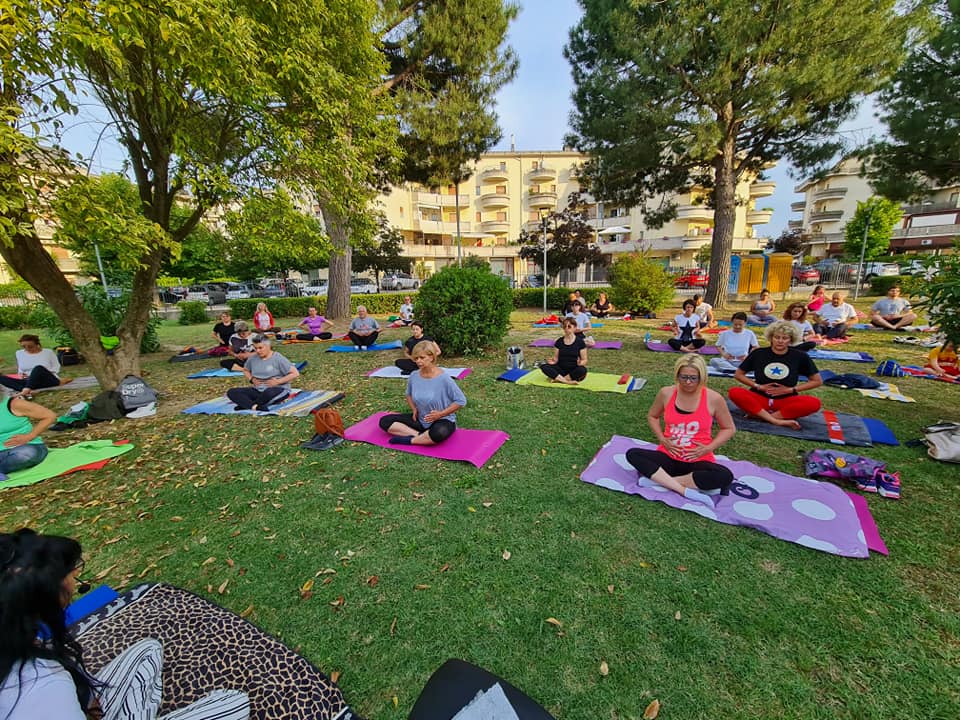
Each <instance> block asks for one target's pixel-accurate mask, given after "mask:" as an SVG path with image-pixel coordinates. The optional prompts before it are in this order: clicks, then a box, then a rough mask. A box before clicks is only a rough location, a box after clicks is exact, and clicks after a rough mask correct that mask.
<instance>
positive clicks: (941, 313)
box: [904, 241, 960, 344]
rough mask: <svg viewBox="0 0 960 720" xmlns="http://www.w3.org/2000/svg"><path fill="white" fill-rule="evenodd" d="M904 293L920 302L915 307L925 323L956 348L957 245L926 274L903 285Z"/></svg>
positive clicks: (959, 325) (959, 304)
mask: <svg viewBox="0 0 960 720" xmlns="http://www.w3.org/2000/svg"><path fill="white" fill-rule="evenodd" d="M904 286H905V288H906V290H907V292H908V293H909V294H911V295H913V296H915V297H918V298H920V301H919V302H917V303H915V306H916V307H918V308H922V309H923V310H925V311H926V313H927V320H928V321H929V322H930V324H931V325H936V326H938V327H939V328H940V331H941V332H942V333H943V334H944V335H946V336H947V339H948V340H952V341H953V342H954V343H955V344H957V343H960V242H958V241H954V253H953V254H952V255H941V256H939V257H937V259H936V261H935V263H933V264H931V266H930V267H929V268H928V270H927V272H926V273H924V274H922V275H917V276H915V277H912V278H910V279H909V281H908V282H905V283H904Z"/></svg>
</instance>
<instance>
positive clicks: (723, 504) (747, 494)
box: [580, 435, 886, 558]
mask: <svg viewBox="0 0 960 720" xmlns="http://www.w3.org/2000/svg"><path fill="white" fill-rule="evenodd" d="M635 447H642V448H649V449H655V448H656V446H655V445H653V444H651V443H648V442H644V441H642V440H634V439H633V438H628V437H623V436H622V435H614V436H613V437H612V438H611V439H610V441H609V442H608V443H606V444H605V445H604V446H603V447H602V448H600V451H599V452H598V453H597V454H596V456H595V457H594V458H593V460H591V461H590V464H589V465H588V466H587V468H586V469H585V470H584V471H583V473H582V474H581V475H580V479H581V480H583V482H586V483H590V484H592V485H598V486H600V487H604V488H607V489H608V490H616V491H617V492H622V493H627V494H628V495H640V496H641V497H643V498H644V499H646V500H654V501H658V502H662V503H665V504H667V505H670V506H671V507H675V508H679V509H680V510H688V511H690V512H694V513H696V514H697V515H700V516H702V517H705V518H708V519H710V520H716V521H717V522H721V523H725V524H727V525H742V526H744V527H750V528H754V529H755V530H759V531H760V532H763V533H766V534H768V535H772V536H774V537H776V538H780V539H781V540H787V541H788V542H792V543H797V544H798V545H804V546H806V547H809V548H813V549H814V550H822V551H823V552H828V553H832V554H834V555H842V556H844V557H856V558H865V557H869V555H870V550H871V549H873V550H876V551H878V552H881V553H883V554H886V547H885V546H884V544H883V540H881V539H880V535H879V532H878V531H877V529H876V524H875V523H874V522H873V518H872V517H871V516H870V513H869V511H868V510H866V507H865V506H863V505H864V504H863V503H861V505H862V507H859V508H858V507H857V505H855V504H854V501H853V499H852V498H851V496H850V495H848V494H847V493H846V492H844V491H843V490H842V489H840V488H839V487H837V486H836V485H833V484H831V483H828V482H821V481H818V480H812V479H809V478H801V477H794V476H792V475H787V474H786V473H782V472H779V471H777V470H772V469H770V468H765V467H761V466H759V465H754V464H753V463H751V462H746V461H744V460H730V459H728V458H724V457H722V456H719V455H718V456H717V460H718V462H720V463H721V464H723V465H725V466H726V467H728V468H730V469H731V470H732V471H733V475H734V477H735V478H736V480H735V481H734V484H733V485H732V486H731V490H730V494H729V495H727V496H720V495H714V496H713V502H714V505H713V507H712V508H710V507H707V506H706V505H704V504H703V503H699V502H694V501H692V500H688V499H687V498H685V497H683V496H681V495H678V494H677V493H675V492H673V491H671V490H667V489H666V488H662V487H660V486H655V487H641V486H640V485H638V484H637V471H636V469H634V468H633V466H631V465H630V464H629V463H628V462H627V459H626V453H627V450H629V449H631V448H635Z"/></svg>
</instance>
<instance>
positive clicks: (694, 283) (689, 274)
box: [673, 268, 710, 288]
mask: <svg viewBox="0 0 960 720" xmlns="http://www.w3.org/2000/svg"><path fill="white" fill-rule="evenodd" d="M708 282H710V275H709V274H708V273H707V271H706V270H704V269H703V268H691V269H689V270H684V271H682V272H681V273H680V274H679V275H677V277H676V279H675V280H674V281H673V284H674V285H675V286H676V287H678V288H692V287H703V288H705V287H706V286H707V283H708Z"/></svg>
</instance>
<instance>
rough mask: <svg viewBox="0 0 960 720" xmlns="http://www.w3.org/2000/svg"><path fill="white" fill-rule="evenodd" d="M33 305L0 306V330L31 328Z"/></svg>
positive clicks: (33, 315)
mask: <svg viewBox="0 0 960 720" xmlns="http://www.w3.org/2000/svg"><path fill="white" fill-rule="evenodd" d="M33 317H35V313H34V307H33V305H0V330H23V329H25V328H28V327H32V325H31V324H30V321H31V319H32V318H33Z"/></svg>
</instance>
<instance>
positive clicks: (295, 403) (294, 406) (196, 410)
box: [183, 390, 343, 417]
mask: <svg viewBox="0 0 960 720" xmlns="http://www.w3.org/2000/svg"><path fill="white" fill-rule="evenodd" d="M342 399H343V393H339V392H336V391H335V390H296V391H293V392H292V393H291V394H290V395H289V396H288V397H287V398H286V399H285V400H284V401H283V402H279V403H275V404H273V405H269V406H268V409H267V410H234V409H233V408H234V404H233V402H231V401H230V399H229V398H227V397H223V396H221V397H218V398H214V399H213V400H207V401H206V402H202V403H199V404H197V405H194V406H193V407H188V408H187V409H186V410H184V411H183V413H184V414H186V415H280V416H291V417H306V416H307V415H309V414H310V411H311V410H313V409H314V408H318V407H324V406H326V405H332V404H333V403H335V402H337V401H338V400H342Z"/></svg>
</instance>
